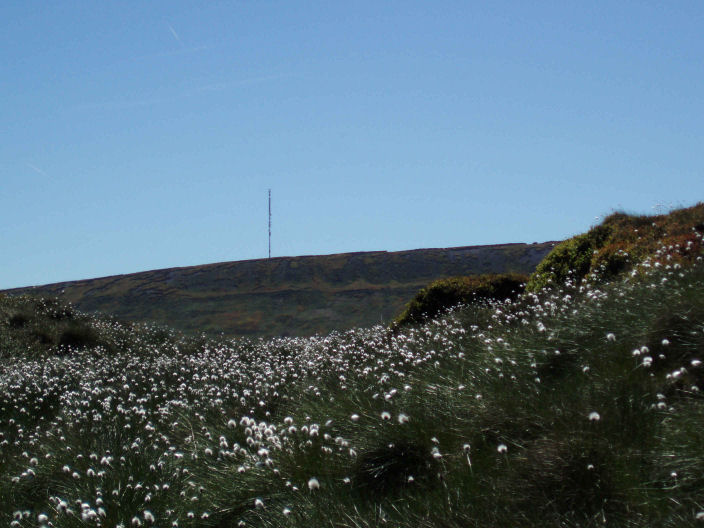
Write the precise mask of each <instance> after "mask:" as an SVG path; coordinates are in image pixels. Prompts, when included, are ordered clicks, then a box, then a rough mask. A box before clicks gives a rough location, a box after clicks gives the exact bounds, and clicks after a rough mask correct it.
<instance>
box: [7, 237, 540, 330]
mask: <svg viewBox="0 0 704 528" xmlns="http://www.w3.org/2000/svg"><path fill="white" fill-rule="evenodd" d="M553 246H554V243H552V242H545V243H541V244H501V245H491V246H468V247H457V248H446V249H418V250H412V251H397V252H386V251H376V252H363V253H342V254H336V255H321V256H302V257H279V258H272V259H258V260H246V261H238V262H224V263H219V264H207V265H202V266H191V267H184V268H171V269H163V270H155V271H146V272H141V273H133V274H129V275H117V276H113V277H103V278H97V279H88V280H80V281H73V282H62V283H57V284H48V285H45V286H37V287H31V288H17V289H13V290H7V293H11V294H31V295H33V296H41V297H54V296H56V297H59V298H60V299H62V300H63V301H67V302H71V303H72V304H74V305H75V306H76V307H77V308H79V309H80V310H83V311H86V312H104V313H109V314H112V315H115V316H117V317H120V318H123V319H127V320H130V321H156V322H160V323H165V324H168V325H170V326H172V327H175V328H178V329H181V330H185V331H198V332H210V333H219V332H224V333H225V334H228V335H252V336H305V335H312V334H315V333H326V332H330V331H331V330H344V329H348V328H353V327H360V326H370V325H372V324H375V323H378V322H379V321H380V320H383V321H389V320H391V319H392V318H393V317H395V316H396V315H398V313H399V312H400V311H401V309H402V308H403V306H404V305H405V303H407V302H408V301H409V300H410V299H411V298H412V297H413V295H414V294H415V293H416V292H417V291H418V290H419V289H420V288H422V287H424V286H426V285H427V284H428V283H429V282H431V281H433V280H436V279H440V278H445V277H452V276H457V275H469V274H478V273H489V272H494V273H501V272H508V271H512V272H519V273H528V272H532V271H533V270H534V269H535V267H536V266H537V264H538V263H539V262H540V261H541V259H542V258H543V257H544V256H545V255H546V254H547V253H548V252H549V251H550V250H551V249H552V247H553Z"/></svg>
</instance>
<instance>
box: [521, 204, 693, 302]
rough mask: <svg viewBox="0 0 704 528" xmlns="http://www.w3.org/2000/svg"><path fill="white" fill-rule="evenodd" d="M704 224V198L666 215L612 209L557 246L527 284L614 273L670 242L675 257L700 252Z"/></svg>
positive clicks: (533, 289) (530, 286) (541, 285)
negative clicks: (613, 210) (607, 214)
mask: <svg viewBox="0 0 704 528" xmlns="http://www.w3.org/2000/svg"><path fill="white" fill-rule="evenodd" d="M702 226H704V203H699V204H697V205H695V206H693V207H689V208H686V209H678V210H676V211H673V212H671V213H669V214H666V215H657V216H645V215H642V216H634V215H628V214H625V213H621V212H618V213H613V214H612V215H609V216H608V217H607V218H605V219H604V221H603V222H602V223H601V224H600V225H598V226H596V227H593V228H592V229H590V230H589V231H588V232H587V233H583V234H581V235H577V236H574V237H572V238H570V239H568V240H565V241H564V242H562V243H560V244H558V245H557V246H555V248H554V249H553V250H552V251H551V252H550V253H549V254H548V255H547V256H546V257H545V258H544V259H543V261H542V262H541V263H540V264H538V267H537V268H536V270H535V272H534V273H533V274H532V275H531V277H530V279H529V281H528V284H527V285H526V290H528V291H531V292H536V291H539V290H541V289H543V288H544V287H546V286H551V285H552V286H559V285H561V284H563V283H564V282H565V281H566V280H567V279H568V278H569V277H571V278H572V279H574V280H575V281H577V282H580V281H581V280H583V279H584V278H585V277H586V276H587V275H590V274H594V275H595V276H598V277H599V278H601V279H612V278H614V277H616V276H617V275H619V274H621V273H623V272H625V271H628V270H630V269H632V268H633V267H634V266H636V265H637V264H639V263H640V262H643V261H644V260H645V259H646V258H647V257H649V256H655V255H656V252H660V251H662V249H661V248H662V247H663V246H665V247H667V248H668V251H669V253H668V254H669V255H670V257H669V259H668V260H671V261H672V262H673V263H675V262H678V261H689V260H691V259H692V258H693V257H696V256H697V255H699V254H701V249H702V246H701V240H700V239H699V237H697V231H701V230H702Z"/></svg>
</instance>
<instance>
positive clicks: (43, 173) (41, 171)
mask: <svg viewBox="0 0 704 528" xmlns="http://www.w3.org/2000/svg"><path fill="white" fill-rule="evenodd" d="M25 165H27V167H29V168H30V169H32V170H33V171H34V172H36V173H37V174H41V175H42V176H46V172H44V171H43V170H41V169H40V168H39V167H37V166H36V165H32V164H31V163H25Z"/></svg>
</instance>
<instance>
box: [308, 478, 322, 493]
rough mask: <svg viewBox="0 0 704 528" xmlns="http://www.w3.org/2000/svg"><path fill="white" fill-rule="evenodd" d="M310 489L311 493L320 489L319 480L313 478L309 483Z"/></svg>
mask: <svg viewBox="0 0 704 528" xmlns="http://www.w3.org/2000/svg"><path fill="white" fill-rule="evenodd" d="M308 489H309V490H311V491H313V490H317V489H320V482H319V481H318V479H317V478H315V477H312V478H311V479H310V480H309V481H308Z"/></svg>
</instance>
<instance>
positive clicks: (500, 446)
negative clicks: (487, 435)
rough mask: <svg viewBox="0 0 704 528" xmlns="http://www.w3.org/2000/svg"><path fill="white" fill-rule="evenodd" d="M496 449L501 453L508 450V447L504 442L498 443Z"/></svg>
mask: <svg viewBox="0 0 704 528" xmlns="http://www.w3.org/2000/svg"><path fill="white" fill-rule="evenodd" d="M496 450H497V451H498V452H499V453H501V454H502V455H503V454H505V453H506V452H507V451H508V447H507V446H506V444H499V445H498V446H497V447H496Z"/></svg>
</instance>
